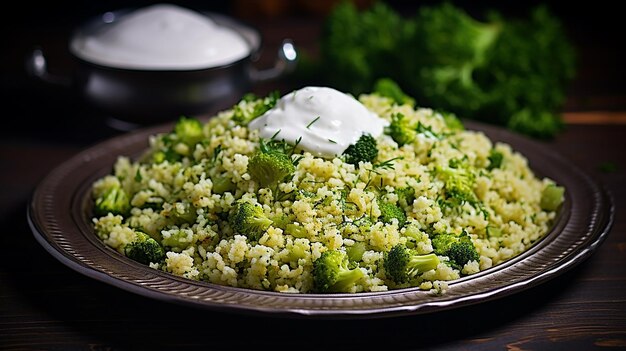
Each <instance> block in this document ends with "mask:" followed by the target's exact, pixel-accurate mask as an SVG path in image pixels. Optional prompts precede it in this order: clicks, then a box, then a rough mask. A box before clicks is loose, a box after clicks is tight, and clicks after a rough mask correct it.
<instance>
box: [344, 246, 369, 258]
mask: <svg viewBox="0 0 626 351" xmlns="http://www.w3.org/2000/svg"><path fill="white" fill-rule="evenodd" d="M366 249H367V248H366V247H365V243H364V242H362V241H357V242H355V243H354V244H352V246H349V247H348V248H347V249H346V254H347V255H348V259H349V260H350V262H359V261H361V260H362V259H363V254H364V253H365V250H366Z"/></svg>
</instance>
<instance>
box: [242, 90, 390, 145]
mask: <svg viewBox="0 0 626 351" xmlns="http://www.w3.org/2000/svg"><path fill="white" fill-rule="evenodd" d="M387 124H388V122H387V121H385V120H384V119H382V118H380V117H379V116H378V115H376V114H375V113H374V112H372V111H370V110H368V109H367V108H366V107H365V106H363V104H361V103H360V102H359V101H358V100H356V99H355V98H354V97H352V96H350V95H347V94H344V93H342V92H340V91H337V90H335V89H332V88H326V87H306V88H302V89H300V90H296V91H293V92H291V93H289V94H287V95H285V96H283V97H282V98H280V100H278V102H277V104H276V106H274V108H272V109H271V110H269V111H267V112H266V113H265V114H263V115H262V116H260V117H258V118H256V119H254V120H252V122H250V123H249V124H248V127H249V128H250V129H258V130H259V131H260V136H261V137H262V138H271V137H274V138H275V139H277V140H283V139H284V140H285V141H286V142H288V143H291V144H294V143H296V141H297V140H298V139H299V138H302V139H301V141H300V144H298V146H299V147H300V148H302V149H303V150H305V151H308V152H310V153H312V154H313V155H316V156H321V157H333V156H336V155H340V154H342V153H343V152H344V151H345V150H346V149H347V148H348V146H350V145H351V144H354V143H356V142H357V140H359V138H360V137H361V135H363V134H370V135H372V136H373V137H378V136H380V135H381V134H382V133H383V130H384V127H385V126H386V125H387Z"/></svg>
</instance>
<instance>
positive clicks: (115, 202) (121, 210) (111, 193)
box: [93, 185, 131, 216]
mask: <svg viewBox="0 0 626 351" xmlns="http://www.w3.org/2000/svg"><path fill="white" fill-rule="evenodd" d="M130 208H131V206H130V199H129V198H128V195H127V194H126V191H124V189H122V187H121V186H120V185H114V186H111V187H109V188H108V189H106V190H105V191H104V192H103V193H102V194H101V195H100V196H99V197H98V198H97V199H96V201H95V206H94V209H93V211H94V214H95V215H96V216H106V215H107V214H109V213H112V214H114V215H121V216H126V215H127V214H128V213H129V212H130Z"/></svg>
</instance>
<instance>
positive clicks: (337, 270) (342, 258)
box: [312, 250, 365, 293]
mask: <svg viewBox="0 0 626 351" xmlns="http://www.w3.org/2000/svg"><path fill="white" fill-rule="evenodd" d="M348 264H349V262H348V255H347V254H346V253H345V252H343V251H339V250H329V251H325V252H324V253H322V255H321V256H320V257H319V258H318V259H317V260H315V261H314V262H313V272H312V275H313V286H314V289H315V291H317V292H321V293H327V292H351V291H352V288H353V287H354V286H355V284H356V282H358V281H359V279H361V278H363V276H364V275H365V274H364V273H363V271H362V270H361V269H360V268H358V267H356V268H353V269H350V268H349V267H348Z"/></svg>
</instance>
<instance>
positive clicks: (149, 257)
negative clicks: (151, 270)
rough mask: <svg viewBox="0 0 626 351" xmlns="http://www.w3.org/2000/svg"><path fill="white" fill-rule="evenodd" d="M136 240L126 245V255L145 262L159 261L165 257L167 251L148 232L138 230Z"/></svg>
mask: <svg viewBox="0 0 626 351" xmlns="http://www.w3.org/2000/svg"><path fill="white" fill-rule="evenodd" d="M136 234H137V237H136V238H135V240H134V241H132V242H130V243H128V244H126V246H124V255H126V257H128V258H130V259H132V260H134V261H137V262H139V263H143V264H149V263H157V262H160V261H161V260H162V259H163V258H165V251H164V250H163V248H162V247H161V245H159V243H158V242H157V241H156V240H154V239H152V238H151V237H150V236H149V235H148V234H145V233H142V232H136Z"/></svg>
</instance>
